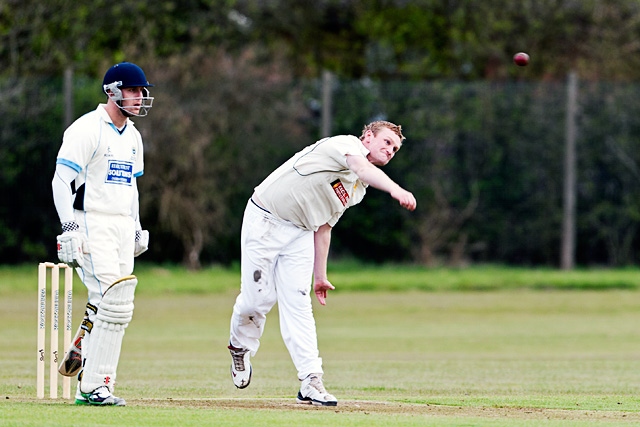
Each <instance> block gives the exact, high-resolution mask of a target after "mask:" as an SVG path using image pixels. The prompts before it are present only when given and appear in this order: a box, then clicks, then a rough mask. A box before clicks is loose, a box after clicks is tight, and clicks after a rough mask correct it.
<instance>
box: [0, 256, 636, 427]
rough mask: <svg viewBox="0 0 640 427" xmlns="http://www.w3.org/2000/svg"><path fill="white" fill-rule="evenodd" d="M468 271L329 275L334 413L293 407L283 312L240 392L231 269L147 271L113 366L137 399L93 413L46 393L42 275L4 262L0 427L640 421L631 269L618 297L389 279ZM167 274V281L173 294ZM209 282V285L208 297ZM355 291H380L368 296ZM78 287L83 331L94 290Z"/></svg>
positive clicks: (616, 280)
mask: <svg viewBox="0 0 640 427" xmlns="http://www.w3.org/2000/svg"><path fill="white" fill-rule="evenodd" d="M390 271H392V272H393V273H391V272H390ZM496 271H498V272H499V271H500V269H496ZM431 273H433V274H437V275H438V277H439V279H438V280H436V279H435V278H434V276H432V275H430V274H431ZM472 273H473V269H468V270H450V271H445V270H437V271H434V272H430V271H428V270H422V271H419V270H412V269H408V270H407V271H404V272H403V271H402V270H396V269H382V270H378V271H374V272H373V273H372V272H371V271H369V272H367V271H362V272H360V273H357V274H355V273H354V274H355V275H351V273H350V272H349V271H348V269H346V270H344V271H336V272H335V273H334V274H332V273H331V272H330V278H331V280H332V281H333V283H334V285H336V286H338V287H340V286H341V284H342V283H344V284H345V285H344V287H343V289H344V288H347V290H348V291H340V292H334V293H331V294H330V296H329V299H328V304H327V306H325V307H321V306H319V305H318V304H315V305H314V307H315V315H316V321H317V324H318V336H319V341H320V352H321V356H322V357H323V360H324V367H325V385H326V386H327V388H328V389H329V390H330V391H331V392H332V393H333V394H334V395H336V397H338V399H339V406H338V407H335V408H315V407H309V406H306V405H297V404H296V403H295V394H296V393H297V390H298V387H299V383H298V381H297V379H296V373H295V369H294V368H293V364H292V362H291V360H290V358H289V355H288V353H287V351H286V349H285V347H284V345H283V344H282V340H281V338H280V335H279V325H278V316H277V306H276V308H274V310H273V312H272V313H271V314H270V315H269V317H268V321H267V325H266V332H265V335H264V337H263V340H262V347H261V349H260V351H259V352H258V355H257V356H256V357H255V358H253V359H252V363H253V369H254V375H253V379H252V383H251V385H250V386H249V387H248V388H247V389H244V390H237V389H236V388H235V387H234V386H233V384H232V382H231V379H230V376H229V364H230V357H229V354H228V352H227V350H226V343H227V340H228V324H229V316H230V314H231V308H232V305H233V301H234V298H235V295H236V294H237V289H235V287H236V285H235V284H234V283H233V282H234V281H235V279H234V277H237V275H236V272H234V271H227V270H216V271H214V272H211V271H208V272H203V273H201V274H196V275H192V274H191V273H183V272H181V271H179V270H178V271H176V270H171V269H169V270H166V271H165V269H157V268H148V269H145V268H142V269H141V271H140V273H139V276H140V279H141V280H140V284H139V288H138V295H137V298H136V310H135V313H134V319H133V321H132V322H131V324H130V326H129V328H128V329H127V333H126V336H125V339H124V345H123V350H122V357H121V361H120V367H119V370H118V388H117V390H118V394H119V395H120V396H122V397H124V398H125V399H126V400H127V403H128V406H127V407H124V408H88V407H76V406H74V405H71V404H70V402H64V401H61V400H60V401H56V402H52V401H50V400H48V399H45V400H43V401H39V400H37V399H35V367H36V360H35V354H36V350H35V342H36V307H37V306H36V293H35V285H36V280H35V277H36V276H35V269H34V271H33V272H31V271H30V270H26V273H25V271H24V270H23V269H21V268H18V269H6V268H3V269H2V270H0V321H1V324H2V327H1V328H0V425H2V426H47V425H50V426H54V425H56V426H57V425H65V426H74V425H77V426H93V425H95V426H103V425H104V426H116V425H117V426H147V425H149V426H151V425H153V426H176V425H179V426H195V425H216V426H271V425H278V426H299V425H302V424H304V425H317V426H325V425H326V426H400V425H402V426H453V425H456V426H458V425H473V426H538V425H544V426H584V425H634V424H635V425H640V329H639V328H638V325H640V298H639V297H640V294H639V293H638V291H637V290H636V289H635V288H634V286H633V279H631V278H630V277H627V276H626V274H627V273H628V272H618V273H616V272H611V273H610V274H609V275H608V276H607V278H605V279H603V280H601V282H600V283H601V284H602V283H612V284H613V285H612V286H609V287H608V288H607V287H604V286H602V285H600V286H586V287H585V286H575V285H573V284H572V283H578V282H580V283H583V284H584V283H587V282H589V283H595V281H591V282H590V281H589V280H587V279H585V277H586V276H585V277H582V278H580V279H579V280H576V281H573V282H572V281H568V282H567V278H566V276H564V279H563V280H565V282H564V283H563V284H562V286H556V287H553V286H537V285H533V284H532V283H552V282H553V281H554V280H558V279H554V278H553V277H555V275H556V274H558V273H557V272H548V273H547V272H539V271H538V272H533V271H532V272H531V274H530V276H531V277H532V278H531V280H530V281H529V282H527V281H526V280H525V279H523V278H526V274H525V272H524V271H521V270H518V271H516V272H514V271H510V270H504V271H503V273H504V275H509V274H511V275H512V277H515V276H516V275H520V274H521V275H522V276H521V277H520V276H519V277H520V279H518V280H520V282H518V283H520V285H518V286H515V285H513V284H512V285H510V286H495V285H494V287H491V288H490V289H489V290H478V289H484V288H485V287H475V286H467V287H466V288H465V287H461V286H458V285H456V286H454V287H451V286H452V285H442V286H445V287H444V288H442V289H440V290H432V291H430V292H426V291H425V290H421V291H417V290H415V289H416V286H407V288H408V289H410V290H402V291H400V290H395V291H393V290H390V289H389V285H388V283H389V277H393V278H394V280H393V282H394V283H419V282H418V279H416V277H417V275H420V274H421V275H423V282H424V283H442V282H444V283H449V284H451V283H453V284H455V283H458V284H459V283H463V282H464V281H468V280H469V279H468V278H472V277H473V274H472ZM358 274H361V275H363V276H362V277H371V278H370V279H364V278H362V277H360V278H358ZM486 274H487V273H486V270H482V269H480V270H478V272H477V275H476V276H477V280H476V281H475V282H474V280H470V282H466V283H472V282H474V283H480V282H481V281H484V283H494V284H495V283H502V281H504V279H503V278H502V276H501V275H498V276H496V277H495V279H494V280H490V277H489V276H486ZM545 274H547V275H548V277H545ZM597 274H603V273H597ZM616 274H620V275H623V276H624V278H623V277H616ZM202 275H205V277H206V279H203V278H202ZM462 275H464V276H465V278H463V277H461V276H462ZM163 277H164V278H166V277H171V280H169V281H168V282H167V284H166V285H164V284H163V279H162V278H163ZM485 277H489V278H486V279H485ZM603 277H604V274H603ZM367 280H368V282H367ZM199 281H202V283H203V285H200V284H199ZM207 281H211V287H210V290H209V291H208V292H207V291H206V288H202V289H201V287H202V286H204V283H206V282H207ZM10 282H11V283H10ZM22 282H24V284H25V285H24V286H23V285H20V283H22ZM169 282H171V283H172V285H169V284H168V283H169ZM353 283H356V284H357V283H373V284H372V285H370V286H369V288H368V289H366V290H363V289H362V288H361V287H359V286H356V285H353ZM376 283H379V284H380V285H379V286H378V287H376ZM384 283H387V285H385V284H384ZM621 283H622V284H623V285H622V286H620V284H621ZM75 284H76V292H75V301H74V303H75V307H74V308H75V316H74V317H75V325H77V324H78V322H79V321H80V317H81V314H82V313H83V311H84V309H83V306H84V303H85V298H86V296H85V295H86V293H85V292H84V289H83V287H82V285H81V284H80V283H79V281H78V280H76V283H75ZM181 284H182V285H183V286H180V285H181ZM28 286H31V289H30V290H29V289H28ZM447 286H448V288H447ZM189 287H191V288H192V290H191V291H184V288H189ZM456 287H457V289H456ZM193 288H196V289H201V290H193ZM181 289H182V290H181ZM411 289H413V290H411ZM461 289H471V290H465V291H460V290H461ZM566 289H570V290H566ZM576 289H590V290H581V291H578V290H576ZM593 289H609V290H606V291H605V290H593ZM75 325H74V328H75ZM72 384H73V387H75V380H74V381H73V382H72Z"/></svg>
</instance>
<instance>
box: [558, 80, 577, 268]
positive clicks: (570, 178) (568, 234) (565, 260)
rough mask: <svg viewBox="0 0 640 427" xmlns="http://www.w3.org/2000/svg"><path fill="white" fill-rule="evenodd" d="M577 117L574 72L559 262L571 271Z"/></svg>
mask: <svg viewBox="0 0 640 427" xmlns="http://www.w3.org/2000/svg"><path fill="white" fill-rule="evenodd" d="M577 115H578V75H577V74H576V72H575V71H571V72H570V73H569V76H568V80H567V112H566V116H565V153H564V193H563V206H562V243H561V245H562V247H561V260H560V267H561V268H562V269H563V270H571V269H573V267H574V264H575V246H576V243H575V240H576V230H575V227H576V225H575V222H576V220H575V217H576V135H577V126H576V116H577Z"/></svg>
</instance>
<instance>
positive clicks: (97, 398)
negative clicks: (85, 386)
mask: <svg viewBox="0 0 640 427" xmlns="http://www.w3.org/2000/svg"><path fill="white" fill-rule="evenodd" d="M126 404H127V402H125V400H124V399H122V398H120V397H116V396H114V395H113V394H111V392H110V391H109V389H108V388H107V386H104V385H103V386H102V387H98V388H97V389H95V390H93V391H92V392H91V393H82V399H78V398H77V397H76V405H90V406H125V405H126Z"/></svg>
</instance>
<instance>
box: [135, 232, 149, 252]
mask: <svg viewBox="0 0 640 427" xmlns="http://www.w3.org/2000/svg"><path fill="white" fill-rule="evenodd" d="M147 249H149V232H148V231H147V230H136V248H135V249H134V250H133V256H134V257H137V256H138V255H140V254H141V253H143V252H146V251H147Z"/></svg>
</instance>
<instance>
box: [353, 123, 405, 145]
mask: <svg viewBox="0 0 640 427" xmlns="http://www.w3.org/2000/svg"><path fill="white" fill-rule="evenodd" d="M382 128H387V129H390V130H391V131H392V132H393V133H395V134H396V135H398V136H399V137H400V142H402V141H404V139H405V138H404V135H402V126H400V125H396V124H393V123H391V122H387V121H384V120H377V121H375V122H371V123H369V124H368V125H365V126H364V129H362V135H361V136H360V141H362V140H363V139H364V134H365V133H367V131H368V130H370V131H371V132H373V134H374V135H377V134H378V132H380V130H381V129H382Z"/></svg>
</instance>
